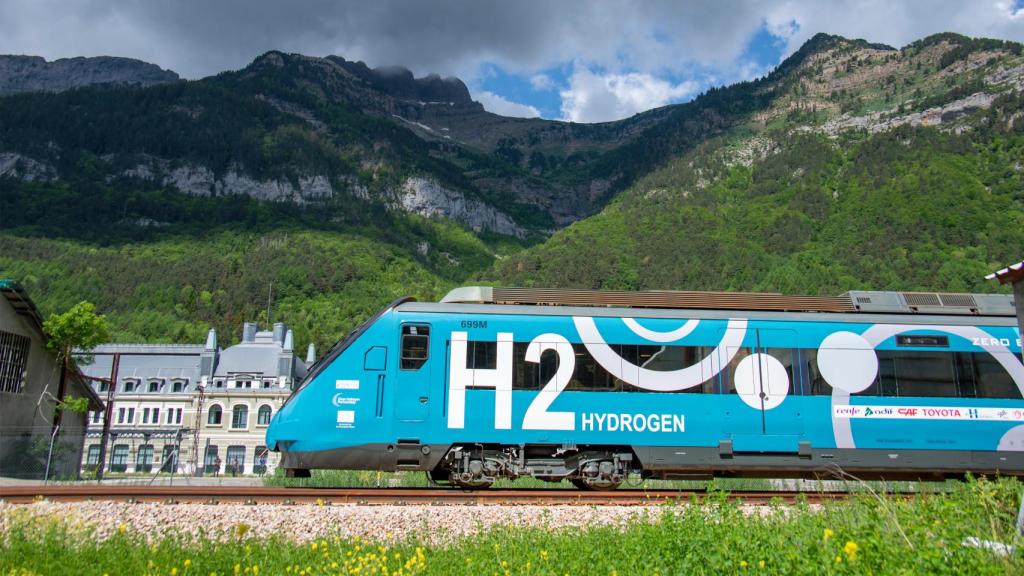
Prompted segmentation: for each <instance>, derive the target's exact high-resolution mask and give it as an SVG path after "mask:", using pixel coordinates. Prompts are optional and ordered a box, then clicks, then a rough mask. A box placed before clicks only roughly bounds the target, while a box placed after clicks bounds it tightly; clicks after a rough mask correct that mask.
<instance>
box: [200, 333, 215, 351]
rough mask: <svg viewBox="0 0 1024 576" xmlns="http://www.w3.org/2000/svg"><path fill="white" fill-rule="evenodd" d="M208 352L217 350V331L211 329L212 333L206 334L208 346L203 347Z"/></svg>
mask: <svg viewBox="0 0 1024 576" xmlns="http://www.w3.org/2000/svg"><path fill="white" fill-rule="evenodd" d="M203 348H204V349H206V350H216V349H217V329H216V328H210V331H209V332H207V333H206V346H204V347H203Z"/></svg>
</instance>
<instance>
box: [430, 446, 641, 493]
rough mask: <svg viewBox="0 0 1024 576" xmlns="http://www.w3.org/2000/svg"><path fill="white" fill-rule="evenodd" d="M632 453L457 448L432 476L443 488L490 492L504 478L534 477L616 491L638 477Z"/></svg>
mask: <svg viewBox="0 0 1024 576" xmlns="http://www.w3.org/2000/svg"><path fill="white" fill-rule="evenodd" d="M636 464H637V460H636V459H635V458H634V455H633V453H632V452H631V451H630V450H628V449H626V450H623V449H621V448H617V447H595V446H587V447H585V448H579V449H578V448H576V447H575V446H560V447H552V446H488V445H483V444H474V445H457V446H453V447H452V448H451V449H450V450H449V451H448V453H447V454H445V456H444V458H442V459H441V461H440V462H439V463H438V464H437V466H436V467H435V468H434V469H433V470H431V471H429V474H430V477H431V479H432V480H433V481H434V482H436V483H439V484H452V485H455V486H459V487H462V488H486V487H489V486H491V485H492V484H494V482H495V481H496V480H497V479H499V478H507V479H509V480H515V479H518V478H524V477H532V478H536V479H538V480H543V481H546V482H561V481H562V480H568V481H569V482H571V483H572V484H573V485H574V486H576V487H577V488H580V489H583V490H613V489H615V488H617V487H618V486H619V485H620V484H622V482H623V481H624V480H625V479H626V477H627V476H629V474H630V473H633V472H639V470H638V469H637V468H636Z"/></svg>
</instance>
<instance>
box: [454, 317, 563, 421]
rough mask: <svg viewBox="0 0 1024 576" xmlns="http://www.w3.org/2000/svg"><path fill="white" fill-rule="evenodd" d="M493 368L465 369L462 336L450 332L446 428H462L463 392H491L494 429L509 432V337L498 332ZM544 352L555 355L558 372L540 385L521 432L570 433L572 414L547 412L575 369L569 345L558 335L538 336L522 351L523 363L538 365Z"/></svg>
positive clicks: (464, 339)
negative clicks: (483, 389) (541, 386)
mask: <svg viewBox="0 0 1024 576" xmlns="http://www.w3.org/2000/svg"><path fill="white" fill-rule="evenodd" d="M497 336H498V342H497V348H498V350H497V363H496V364H497V365H496V367H495V368H491V369H488V368H466V359H467V356H468V342H467V340H466V338H467V335H466V332H452V340H451V370H450V372H449V375H448V399H449V400H448V427H449V428H460V429H461V428H465V427H466V389H467V388H494V428H495V429H496V430H509V429H511V428H512V334H511V333H508V332H499V333H498V335H497ZM546 350H554V351H555V353H557V354H558V371H557V372H556V373H555V375H554V376H553V377H552V378H551V379H550V380H549V381H548V382H546V383H545V384H544V387H543V388H542V389H541V391H540V392H539V393H538V394H537V395H536V396H535V397H534V399H533V402H531V403H530V405H529V406H528V407H527V409H526V414H525V415H524V416H523V429H524V430H574V429H575V428H576V413H575V412H550V411H549V410H548V408H549V407H550V406H551V404H552V403H554V401H555V399H556V398H557V397H558V395H559V394H561V393H562V391H563V390H565V388H566V386H568V385H569V380H570V379H571V378H572V374H573V371H574V370H575V368H576V355H575V354H574V353H573V349H572V344H570V343H569V341H568V340H566V339H565V337H564V336H561V335H559V334H542V335H540V336H538V337H536V338H534V339H533V341H532V342H530V345H529V346H528V347H527V349H526V358H525V360H526V361H527V362H531V363H534V364H539V363H540V357H541V355H542V354H543V353H544V351H546Z"/></svg>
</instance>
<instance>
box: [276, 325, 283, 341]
mask: <svg viewBox="0 0 1024 576" xmlns="http://www.w3.org/2000/svg"><path fill="white" fill-rule="evenodd" d="M274 342H277V343H278V344H281V343H282V342H284V322H274Z"/></svg>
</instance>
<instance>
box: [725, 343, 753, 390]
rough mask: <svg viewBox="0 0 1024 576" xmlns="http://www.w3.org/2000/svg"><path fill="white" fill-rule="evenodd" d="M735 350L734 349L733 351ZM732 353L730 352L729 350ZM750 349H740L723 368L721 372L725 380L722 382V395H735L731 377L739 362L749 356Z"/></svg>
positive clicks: (734, 383)
mask: <svg viewBox="0 0 1024 576" xmlns="http://www.w3.org/2000/svg"><path fill="white" fill-rule="evenodd" d="M733 350H735V349H733ZM730 352H732V350H730ZM750 353H751V351H750V348H740V349H739V350H736V355H735V356H733V357H732V360H731V361H730V362H729V365H728V366H726V367H725V370H723V371H722V372H723V373H724V374H725V378H724V379H723V381H722V393H723V394H735V393H736V382H735V381H734V378H733V375H734V374H735V373H736V367H737V366H739V364H740V362H741V361H742V360H743V359H744V358H746V357H747V356H750Z"/></svg>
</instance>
